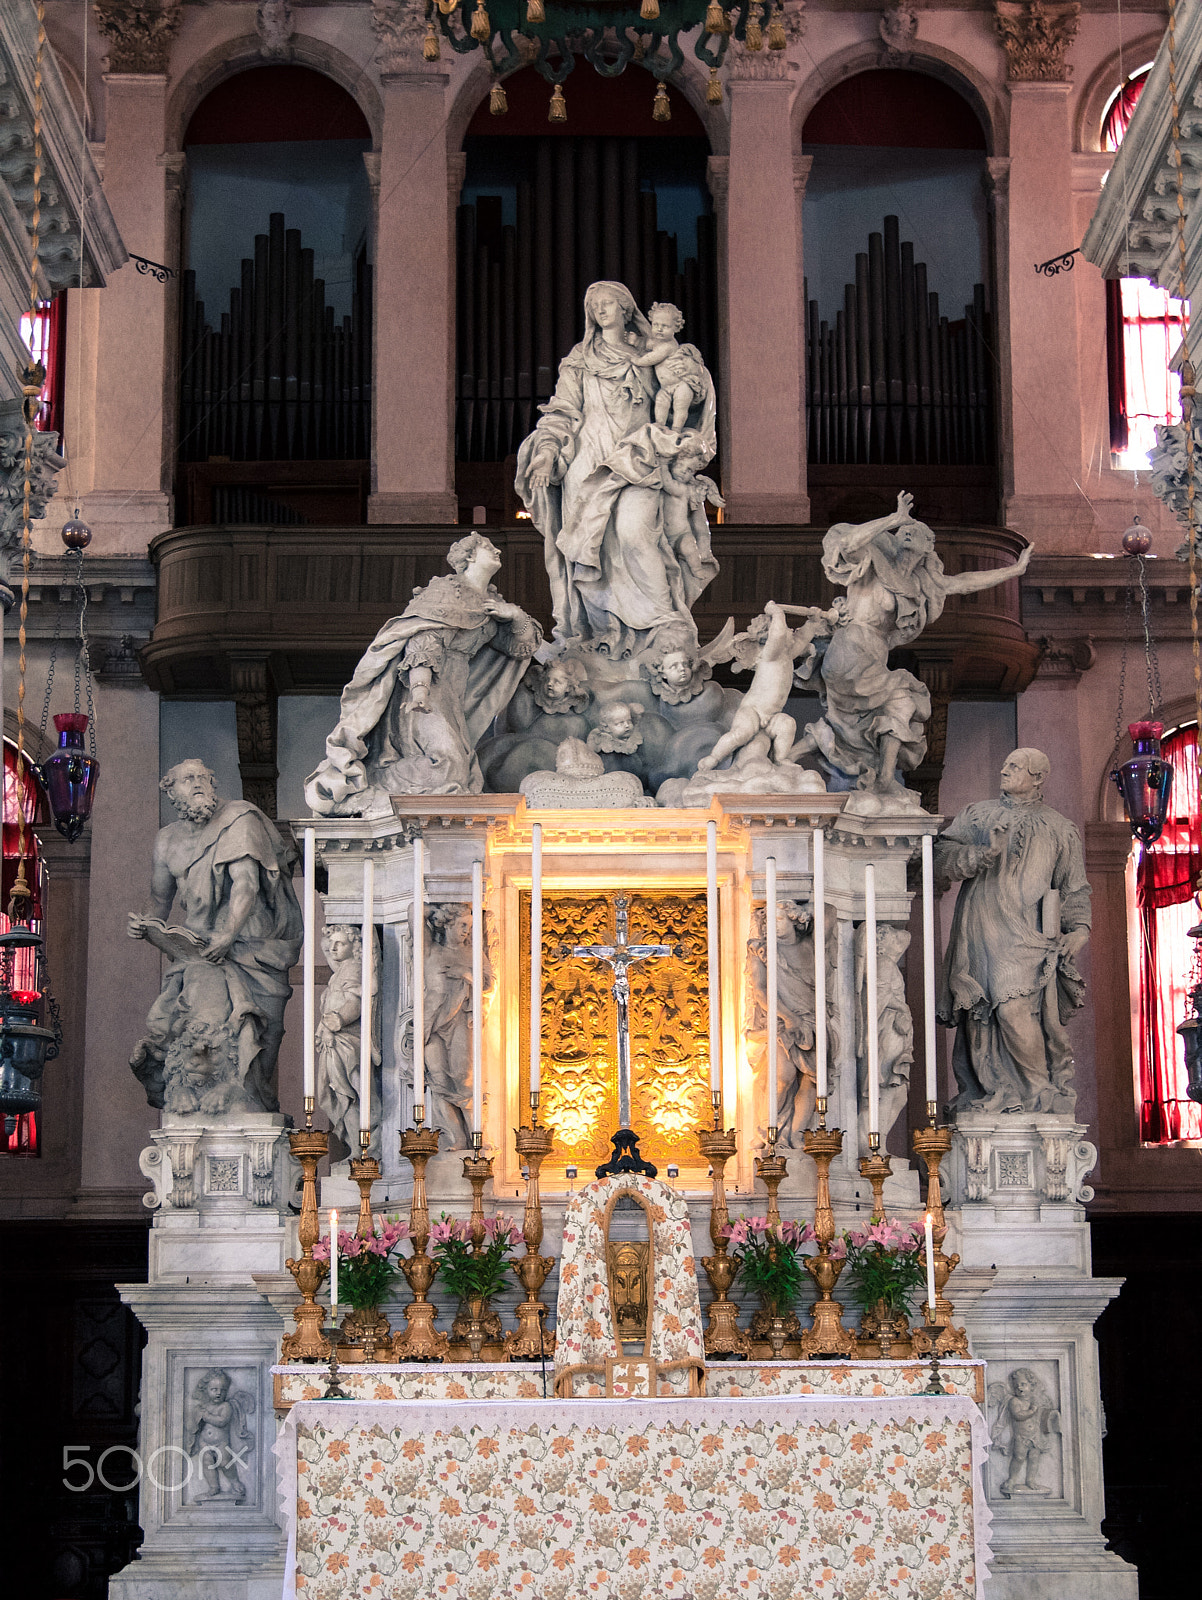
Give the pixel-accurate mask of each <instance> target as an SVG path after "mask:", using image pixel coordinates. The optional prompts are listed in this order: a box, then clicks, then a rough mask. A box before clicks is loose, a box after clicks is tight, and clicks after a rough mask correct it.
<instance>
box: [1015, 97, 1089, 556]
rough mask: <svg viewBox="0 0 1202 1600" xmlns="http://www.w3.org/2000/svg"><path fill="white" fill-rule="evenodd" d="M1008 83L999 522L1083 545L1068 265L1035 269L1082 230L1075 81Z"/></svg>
mask: <svg viewBox="0 0 1202 1600" xmlns="http://www.w3.org/2000/svg"><path fill="white" fill-rule="evenodd" d="M1008 87H1009V90H1010V166H1009V185H1008V196H1009V204H1008V206H1007V208H1006V210H1007V217H1006V228H1005V235H1006V238H1005V251H1006V256H1005V267H1006V274H1007V279H1008V306H1007V312H1008V318H1009V325H1010V338H1009V351H1010V378H1011V381H1010V384H1009V386H1008V393H1007V394H1006V395H1005V396H1004V404H1003V410H1004V411H1005V410H1007V409H1008V410H1009V417H1008V431H1009V433H1010V436H1011V448H1010V450H1009V452H1008V459H1009V462H1010V467H1009V481H1008V482H1007V483H1006V485H1005V509H1006V522H1007V524H1008V526H1010V527H1012V528H1017V529H1018V531H1019V532H1020V533H1022V534H1025V535H1026V536H1027V537H1028V538H1029V539H1033V540H1034V541H1035V542H1036V543H1037V544H1039V545H1041V546H1042V547H1043V548H1045V549H1047V548H1049V547H1052V548H1057V549H1060V550H1065V551H1067V550H1087V549H1090V548H1091V547H1092V546H1091V533H1092V529H1093V513H1092V511H1091V508H1090V505H1089V502H1088V501H1087V500H1086V498H1085V496H1084V494H1083V493H1082V492H1081V490H1080V489H1079V488H1077V486H1076V484H1077V483H1078V482H1080V481H1081V479H1082V475H1083V462H1082V449H1081V372H1080V358H1079V351H1078V339H1077V302H1076V290H1075V287H1074V277H1075V273H1073V272H1061V273H1059V274H1058V275H1056V276H1054V277H1045V276H1043V275H1042V274H1041V275H1039V276H1037V275H1036V273H1035V271H1034V265H1035V263H1036V262H1039V261H1045V260H1047V259H1048V257H1049V256H1052V255H1056V254H1059V253H1060V252H1061V251H1064V250H1071V249H1072V247H1073V245H1075V244H1076V242H1077V239H1078V237H1079V235H1078V233H1077V231H1076V216H1075V209H1074V203H1073V202H1074V196H1073V174H1072V131H1071V128H1070V125H1069V95H1070V93H1071V91H1072V86H1071V84H1069V83H1066V82H1042V81H1041V82H1014V83H1011V84H1009V86H1008ZM1000 253H1001V251H1000V248H999V255H1000Z"/></svg>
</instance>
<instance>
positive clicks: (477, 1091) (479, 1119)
mask: <svg viewBox="0 0 1202 1600" xmlns="http://www.w3.org/2000/svg"><path fill="white" fill-rule="evenodd" d="M483 1017H484V863H483V861H473V862H472V1132H473V1133H479V1132H480V1131H481V1129H482V1128H483V1126H484V1072H483V1068H482V1061H483V1052H482V1050H481V1041H480V1029H481V1026H482V1023H483Z"/></svg>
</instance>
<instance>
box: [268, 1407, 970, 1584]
mask: <svg viewBox="0 0 1202 1600" xmlns="http://www.w3.org/2000/svg"><path fill="white" fill-rule="evenodd" d="M986 1449H987V1433H986V1427H985V1421H984V1418H983V1417H982V1415H981V1412H980V1409H979V1408H978V1407H977V1406H976V1405H975V1404H974V1402H973V1401H972V1400H970V1399H968V1398H967V1397H961V1396H952V1395H949V1396H915V1397H912V1398H897V1397H893V1398H888V1399H877V1400H843V1399H834V1398H831V1397H828V1396H811V1397H806V1398H788V1399H774V1400H772V1401H771V1403H770V1404H765V1403H763V1402H759V1401H755V1400H714V1399H711V1398H695V1399H679V1400H677V1399H672V1400H664V1399H660V1400H649V1401H635V1400H600V1401H597V1400H576V1401H572V1402H568V1403H565V1402H563V1401H556V1400H550V1401H543V1400H531V1401H474V1402H473V1401H467V1402H464V1401H460V1402H453V1403H451V1404H441V1405H428V1404H422V1403H409V1404H400V1405H398V1404H389V1403H387V1402H379V1403H375V1404H372V1403H365V1402H361V1401H342V1402H339V1401H333V1402H315V1401H302V1402H300V1403H299V1404H297V1405H295V1406H293V1408H292V1410H291V1411H290V1413H289V1415H288V1418H287V1421H286V1422H285V1424H284V1426H283V1428H282V1429H281V1432H280V1437H279V1441H278V1443H277V1445H276V1452H277V1456H278V1457H279V1461H280V1475H279V1477H280V1491H281V1497H282V1503H283V1506H284V1510H285V1515H286V1520H287V1528H288V1535H289V1543H288V1565H287V1568H286V1578H285V1585H284V1596H285V1600H294V1597H295V1600H427V1597H429V1600H436V1597H438V1600H443V1597H446V1600H510V1597H522V1600H794V1597H802V1596H806V1597H810V1596H812V1597H815V1600H885V1597H886V1596H889V1597H898V1600H981V1596H982V1595H983V1589H984V1581H985V1577H986V1571H985V1568H986V1563H987V1561H988V1559H989V1545H988V1535H989V1521H990V1517H989V1511H988V1509H987V1507H986V1505H985V1499H984V1493H983V1489H982V1477H981V1470H980V1469H981V1466H982V1464H983V1462H984V1460H985V1453H986Z"/></svg>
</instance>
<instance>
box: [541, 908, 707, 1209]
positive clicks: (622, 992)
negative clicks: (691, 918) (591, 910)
mask: <svg viewBox="0 0 1202 1600" xmlns="http://www.w3.org/2000/svg"><path fill="white" fill-rule="evenodd" d="M629 908H630V901H629V900H628V899H627V898H626V896H625V895H624V894H620V895H618V896H617V898H616V899H615V900H614V923H615V928H616V932H615V938H614V943H613V944H578V945H572V946H568V947H567V949H566V950H565V952H564V953H565V954H571V955H574V956H586V957H588V959H589V960H591V961H604V962H605V964H606V965H607V966H608V967H610V968H611V969H612V970H613V975H614V983H613V988H612V989H611V990H610V993H611V994H612V995H613V997H614V1005H615V1007H616V1008H617V1016H618V1131H617V1132H616V1133H615V1134H613V1135H612V1137H611V1143H612V1144H613V1147H614V1153H613V1155H612V1156H611V1157H610V1158H609V1160H608V1161H607V1162H605V1163H604V1164H603V1165H602V1166H599V1167H598V1168H597V1176H598V1177H599V1178H607V1177H610V1176H612V1175H614V1174H616V1173H619V1172H642V1173H644V1174H645V1175H646V1176H647V1177H648V1178H654V1177H655V1174H656V1170H657V1169H656V1168H655V1167H653V1166H652V1165H651V1163H650V1162H649V1161H644V1160H643V1157H642V1156H641V1155H640V1154H639V1137H638V1134H637V1133H635V1132H634V1130H633V1129H632V1128H631V1126H630V978H629V971H630V968H631V967H632V966H633V965H634V963H635V962H636V961H649V960H651V959H652V958H653V957H655V956H673V955H679V954H680V946H679V945H673V944H628V943H627V937H626V926H627V913H628V911H629Z"/></svg>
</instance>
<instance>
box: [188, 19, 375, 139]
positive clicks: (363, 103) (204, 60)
mask: <svg viewBox="0 0 1202 1600" xmlns="http://www.w3.org/2000/svg"><path fill="white" fill-rule="evenodd" d="M260 47H261V41H260V39H259V36H258V35H257V34H254V33H245V34H241V35H240V36H238V37H237V38H233V39H227V40H225V41H224V42H223V43H221V44H219V45H217V46H215V47H214V48H213V49H212V50H210V51H209V52H208V53H207V54H206V55H203V56H201V58H200V59H199V60H198V61H196V62H194V63H193V64H192V66H191V67H189V68H188V70H187V72H185V73H184V75H183V77H182V78H181V79H180V80H179V82H178V83H177V84H176V86H175V88H174V89H173V90H172V92H171V96H170V98H169V100H168V102H167V129H166V145H167V149H168V151H175V150H182V149H183V146H184V134H185V132H186V131H187V127H188V123H189V122H190V121H191V118H192V113H193V112H194V111H195V110H196V108H197V106H199V105H200V103H201V101H202V100H203V99H204V98H205V97H206V95H208V94H211V93H212V91H213V90H214V89H215V88H216V87H217V85H218V84H220V83H224V82H225V80H226V79H227V78H236V77H237V76H238V75H239V73H242V72H246V71H248V70H249V69H250V68H251V67H262V66H268V65H271V63H269V62H265V61H264V60H263V57H262V55H261V54H260ZM288 64H289V65H290V66H294V67H308V68H310V69H311V70H312V71H313V72H320V73H321V74H322V75H323V76H324V77H327V78H329V79H331V80H332V81H333V82H334V83H336V84H338V85H339V87H340V88H343V89H345V90H346V92H347V94H349V95H350V97H351V99H352V100H353V101H354V102H355V104H356V105H357V106H358V107H359V109H360V111H362V113H363V115H364V117H365V118H366V119H367V125H368V127H369V128H370V129H371V147H372V149H373V150H379V148H380V141H381V138H382V135H383V130H384V107H383V105H382V103H381V101H380V96H379V94H378V93H377V91H376V87H375V85H374V84H373V83H372V81H371V79H370V78H369V77H368V76H367V74H366V73H365V72H364V70H363V68H362V66H360V64H359V63H358V62H357V61H352V60H351V58H350V56H348V55H344V54H343V52H342V51H341V50H336V49H335V48H334V46H333V45H329V44H326V43H325V41H324V40H322V39H314V38H311V37H310V36H309V35H307V34H300V33H298V34H297V35H296V36H295V37H294V38H293V40H292V56H291V58H290V61H289V63H288Z"/></svg>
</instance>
